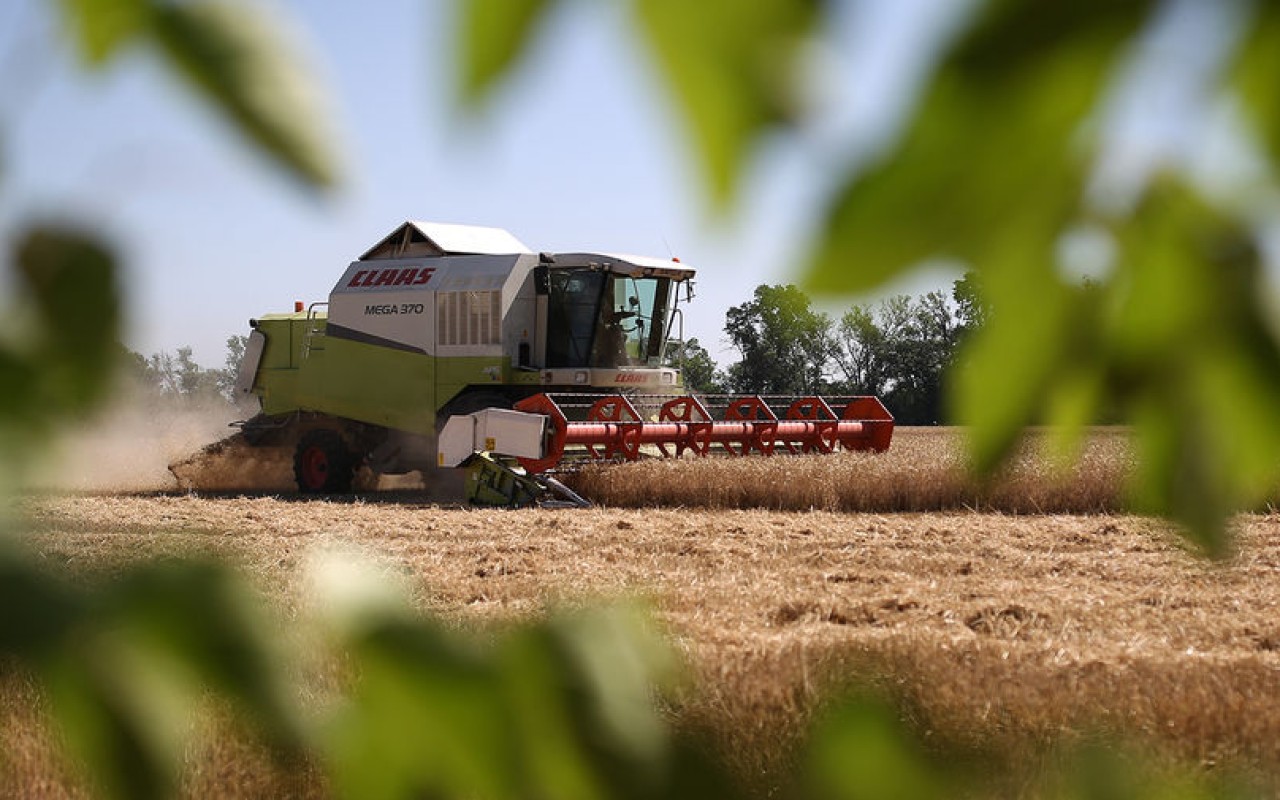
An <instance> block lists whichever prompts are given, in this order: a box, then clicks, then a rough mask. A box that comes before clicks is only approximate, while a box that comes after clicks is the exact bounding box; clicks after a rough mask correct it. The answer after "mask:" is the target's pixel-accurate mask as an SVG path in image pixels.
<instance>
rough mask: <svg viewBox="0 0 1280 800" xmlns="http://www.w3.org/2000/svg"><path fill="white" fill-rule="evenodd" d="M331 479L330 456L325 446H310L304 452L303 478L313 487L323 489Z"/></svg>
mask: <svg viewBox="0 0 1280 800" xmlns="http://www.w3.org/2000/svg"><path fill="white" fill-rule="evenodd" d="M328 479H329V456H328V454H327V453H325V451H324V448H323V447H308V448H307V449H306V451H305V452H303V454H302V480H303V481H305V482H306V484H307V487H308V488H311V489H321V488H323V487H324V484H325V481H326V480H328Z"/></svg>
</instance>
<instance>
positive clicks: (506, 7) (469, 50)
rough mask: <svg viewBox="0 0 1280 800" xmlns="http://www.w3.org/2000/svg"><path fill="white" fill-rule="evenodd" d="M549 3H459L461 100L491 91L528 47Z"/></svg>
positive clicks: (499, 0)
mask: <svg viewBox="0 0 1280 800" xmlns="http://www.w3.org/2000/svg"><path fill="white" fill-rule="evenodd" d="M550 7H551V2H550V0H469V1H468V2H462V3H458V4H457V5H456V7H455V15H456V18H457V21H458V39H457V41H458V42H459V55H458V76H459V78H458V79H459V83H460V90H461V94H462V98H463V100H464V101H467V102H470V103H476V102H479V101H480V100H482V99H483V98H484V97H485V95H486V94H487V93H488V92H489V91H491V90H492V88H493V86H494V84H496V83H497V82H498V81H499V80H500V79H501V78H502V77H503V76H505V75H506V74H507V73H508V72H509V71H510V70H511V67H512V66H513V65H514V64H515V63H516V62H517V61H518V60H519V59H520V56H521V55H522V54H523V53H524V51H525V50H526V48H528V47H529V45H530V43H531V39H532V38H533V33H534V31H535V29H536V28H537V25H538V22H539V21H540V20H541V19H542V17H543V16H544V15H545V14H546V12H547V11H548V9H549V8H550Z"/></svg>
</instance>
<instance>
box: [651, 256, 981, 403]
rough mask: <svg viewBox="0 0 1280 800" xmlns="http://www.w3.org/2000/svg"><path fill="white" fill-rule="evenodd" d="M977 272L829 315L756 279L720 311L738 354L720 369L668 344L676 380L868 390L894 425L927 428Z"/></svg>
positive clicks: (786, 389)
mask: <svg viewBox="0 0 1280 800" xmlns="http://www.w3.org/2000/svg"><path fill="white" fill-rule="evenodd" d="M984 315H985V312H984V307H983V304H982V302H981V301H980V300H979V296H978V290H977V280H976V276H975V275H973V274H972V273H967V274H966V275H965V276H964V277H963V278H961V279H960V280H957V281H955V283H954V284H953V285H952V290H951V292H950V293H949V294H948V293H945V292H941V291H934V292H929V293H927V294H924V295H921V296H918V297H911V296H908V295H895V296H893V297H889V298H887V299H885V300H882V301H881V302H880V303H878V304H876V305H874V306H872V305H860V306H854V307H853V308H850V309H849V310H848V311H846V312H844V313H843V314H842V315H840V317H839V318H833V317H832V316H831V315H829V314H827V313H825V312H822V311H817V310H815V309H814V308H813V306H812V303H811V302H810V300H809V298H808V296H806V295H805V294H804V292H802V291H801V290H800V289H798V288H796V287H795V286H792V285H778V286H771V285H761V286H758V287H756V290H755V294H754V296H753V297H752V299H751V300H748V301H747V302H745V303H743V304H741V305H737V306H733V307H732V308H730V309H729V310H728V312H727V314H726V315H725V327H724V332H725V336H726V338H727V339H728V341H729V342H730V343H731V344H732V345H733V347H734V349H735V350H737V351H738V354H739V355H740V360H738V361H737V362H735V363H733V364H730V365H729V366H728V367H727V368H725V369H721V368H720V366H719V365H718V364H716V362H715V360H714V359H712V357H711V355H710V353H708V352H707V350H706V348H705V347H703V346H702V345H701V344H700V343H699V342H698V340H697V339H690V340H689V341H687V342H685V343H684V344H682V345H677V346H676V347H675V348H673V351H672V352H671V353H670V354H669V359H670V363H672V364H678V365H681V366H682V367H683V369H684V378H685V385H686V386H688V387H689V388H691V389H693V390H695V391H699V392H704V393H708V394H720V393H729V394H761V395H768V394H779V395H814V394H835V395H843V394H870V395H876V396H877V397H879V398H880V399H881V400H882V401H883V402H884V404H885V406H886V407H887V408H888V409H889V411H890V412H891V413H892V414H893V415H894V418H895V419H897V420H898V421H899V422H900V423H903V424H907V425H933V424H937V423H938V422H940V421H941V419H942V416H943V391H944V376H945V374H946V372H947V369H948V367H950V365H951V364H952V362H953V361H954V360H955V358H956V353H957V350H958V348H959V345H960V343H961V341H962V340H963V339H964V337H965V335H966V334H967V333H968V332H969V331H971V330H973V329H975V328H977V327H978V326H979V325H981V324H982V320H983V317H984Z"/></svg>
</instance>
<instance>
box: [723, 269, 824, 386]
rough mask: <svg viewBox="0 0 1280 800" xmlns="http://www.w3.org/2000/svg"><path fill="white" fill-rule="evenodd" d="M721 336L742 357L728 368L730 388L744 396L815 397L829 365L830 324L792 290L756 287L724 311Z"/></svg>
mask: <svg viewBox="0 0 1280 800" xmlns="http://www.w3.org/2000/svg"><path fill="white" fill-rule="evenodd" d="M724 331H725V335H726V336H728V337H729V340H730V341H731V342H732V343H733V346H734V347H735V348H737V350H738V352H739V353H741V354H742V360H741V361H738V362H737V363H735V364H732V365H731V366H730V367H729V387H730V388H731V389H732V390H733V391H735V392H743V393H747V394H816V393H817V392H819V391H821V389H822V386H823V377H824V374H825V372H826V368H827V362H828V360H829V357H830V354H831V349H832V340H831V319H830V318H829V317H828V316H827V315H826V314H823V313H820V312H816V311H814V310H813V308H812V307H811V303H810V301H809V298H808V297H807V296H806V295H805V294H804V292H802V291H800V290H799V289H797V288H796V287H795V286H791V285H786V286H768V285H762V286H757V287H756V290H755V295H754V296H753V298H752V299H751V300H749V301H747V302H745V303H743V304H742V305H739V306H734V307H732V308H730V309H729V312H728V314H727V315H726V316H725V326H724Z"/></svg>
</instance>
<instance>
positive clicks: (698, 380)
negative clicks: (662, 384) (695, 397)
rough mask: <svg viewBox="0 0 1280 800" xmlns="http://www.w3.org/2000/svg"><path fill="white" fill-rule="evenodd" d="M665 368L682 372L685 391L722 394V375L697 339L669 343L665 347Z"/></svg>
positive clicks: (723, 382) (723, 378) (723, 377)
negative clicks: (672, 368) (673, 368)
mask: <svg viewBox="0 0 1280 800" xmlns="http://www.w3.org/2000/svg"><path fill="white" fill-rule="evenodd" d="M665 366H668V367H678V368H679V369H681V370H682V373H681V374H682V375H683V376H684V385H685V388H686V389H689V390H691V391H695V392H699V393H701V394H722V393H723V392H724V384H725V375H724V373H723V372H721V371H720V368H719V366H717V365H716V362H715V359H713V358H712V357H711V354H710V353H708V352H707V349H706V348H705V347H703V346H702V345H701V344H700V343H699V342H698V340H697V339H689V340H687V341H684V342H673V343H671V344H670V345H669V346H668V347H667V355H666V362H665Z"/></svg>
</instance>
